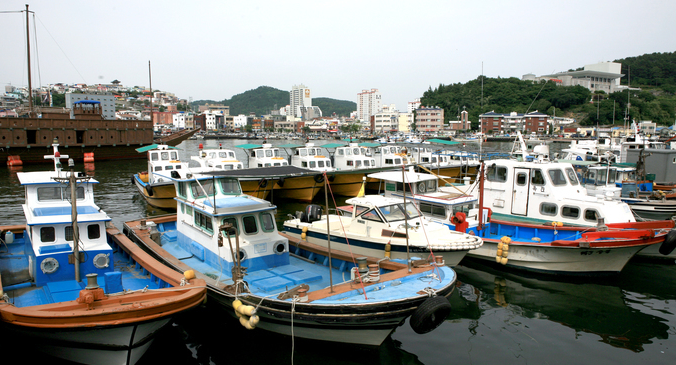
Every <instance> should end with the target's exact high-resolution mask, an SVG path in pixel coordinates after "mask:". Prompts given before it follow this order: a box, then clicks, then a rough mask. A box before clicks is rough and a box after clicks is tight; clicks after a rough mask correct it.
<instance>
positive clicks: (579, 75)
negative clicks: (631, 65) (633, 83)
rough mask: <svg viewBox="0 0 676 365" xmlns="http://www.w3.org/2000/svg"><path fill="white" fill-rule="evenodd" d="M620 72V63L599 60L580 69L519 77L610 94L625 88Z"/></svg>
mask: <svg viewBox="0 0 676 365" xmlns="http://www.w3.org/2000/svg"><path fill="white" fill-rule="evenodd" d="M621 72H622V64H621V63H617V62H600V63H595V64H591V65H585V66H584V68H583V69H582V70H577V71H566V72H559V73H555V74H551V75H543V76H535V75H534V74H526V75H523V77H522V78H521V79H522V80H532V81H540V80H547V81H552V82H554V83H556V84H557V85H561V86H575V85H580V86H583V87H585V88H587V89H589V90H591V92H594V91H605V92H606V93H608V94H610V93H614V92H615V91H619V90H622V89H623V88H626V86H621V85H620V79H621V78H622V76H624V75H623V74H622V73H621Z"/></svg>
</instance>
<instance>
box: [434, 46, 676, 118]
mask: <svg viewBox="0 0 676 365" xmlns="http://www.w3.org/2000/svg"><path fill="white" fill-rule="evenodd" d="M615 62H621V63H622V73H624V74H625V77H623V78H622V82H623V83H624V84H626V82H627V75H628V70H629V69H631V86H632V87H633V88H641V90H640V91H639V90H632V91H631V92H630V94H629V95H627V94H628V91H624V92H616V93H613V94H610V95H608V94H605V93H603V92H601V93H598V94H594V95H593V100H594V103H591V102H590V101H592V94H591V92H590V91H589V90H587V89H585V88H583V87H581V86H569V87H566V86H558V87H557V86H555V85H554V84H553V83H551V82H547V83H545V82H537V83H533V82H532V81H522V80H520V79H518V78H515V77H512V78H507V79H504V78H484V79H483V99H482V97H481V83H482V80H481V77H478V78H477V79H475V80H470V81H469V82H467V83H465V84H459V83H458V84H450V85H444V84H440V85H439V86H438V87H437V88H435V89H432V88H431V87H430V88H429V90H427V91H426V92H425V93H423V96H422V98H421V103H422V105H434V106H440V107H442V108H444V115H445V116H446V119H447V120H450V119H455V116H456V115H457V114H458V113H459V111H461V110H463V108H465V109H466V110H467V111H468V112H469V118H470V120H472V121H474V125H473V129H477V128H478V122H477V121H478V118H479V115H480V114H482V113H484V112H489V111H491V110H494V111H496V112H498V113H509V112H517V113H525V112H531V111H535V110H538V111H540V112H543V113H547V114H549V115H556V116H557V117H571V118H575V119H576V120H577V121H578V122H579V123H580V124H581V125H596V124H597V123H598V124H600V125H611V124H613V122H614V124H617V125H622V124H623V122H624V121H623V119H624V117H625V111H626V108H627V102H630V103H631V108H630V110H629V114H630V115H629V119H630V120H652V121H653V122H656V123H657V124H659V125H672V124H673V123H674V119H675V118H676V96H675V95H674V94H675V92H676V53H653V54H646V55H643V56H638V57H630V58H625V59H620V60H615ZM599 102H600V104H599ZM597 115H598V117H597Z"/></svg>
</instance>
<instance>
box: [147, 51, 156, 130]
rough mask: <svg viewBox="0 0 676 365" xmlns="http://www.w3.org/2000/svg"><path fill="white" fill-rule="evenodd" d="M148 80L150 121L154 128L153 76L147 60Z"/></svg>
mask: <svg viewBox="0 0 676 365" xmlns="http://www.w3.org/2000/svg"><path fill="white" fill-rule="evenodd" d="M148 82H149V83H150V121H151V122H153V130H154V129H155V122H154V121H153V77H152V75H151V73H150V61H148Z"/></svg>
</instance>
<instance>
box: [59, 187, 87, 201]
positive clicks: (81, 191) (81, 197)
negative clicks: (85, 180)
mask: <svg viewBox="0 0 676 365" xmlns="http://www.w3.org/2000/svg"><path fill="white" fill-rule="evenodd" d="M84 190H85V189H84V186H78V187H77V189H75V196H77V200H84V197H85V191H84ZM63 198H64V199H65V200H68V201H70V187H66V188H64V189H63Z"/></svg>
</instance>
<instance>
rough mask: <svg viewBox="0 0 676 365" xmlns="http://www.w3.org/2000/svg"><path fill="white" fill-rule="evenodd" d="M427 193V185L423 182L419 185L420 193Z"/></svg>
mask: <svg viewBox="0 0 676 365" xmlns="http://www.w3.org/2000/svg"><path fill="white" fill-rule="evenodd" d="M426 192H427V186H426V185H425V182H424V181H421V182H419V183H418V193H419V194H420V193H423V194H424V193H426Z"/></svg>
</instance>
